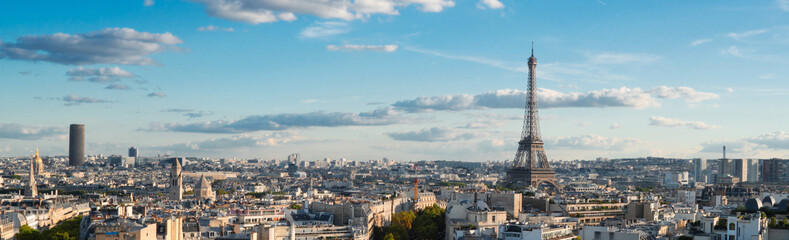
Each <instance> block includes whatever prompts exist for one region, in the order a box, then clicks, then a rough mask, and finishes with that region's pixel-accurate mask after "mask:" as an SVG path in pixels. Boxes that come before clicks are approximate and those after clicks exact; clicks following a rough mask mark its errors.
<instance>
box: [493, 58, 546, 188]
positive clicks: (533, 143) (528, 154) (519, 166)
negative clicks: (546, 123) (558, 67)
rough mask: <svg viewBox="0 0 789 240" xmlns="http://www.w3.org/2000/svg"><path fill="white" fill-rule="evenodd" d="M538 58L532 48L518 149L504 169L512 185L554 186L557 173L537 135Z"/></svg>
mask: <svg viewBox="0 0 789 240" xmlns="http://www.w3.org/2000/svg"><path fill="white" fill-rule="evenodd" d="M536 71H537V58H535V57H534V49H532V53H531V57H529V89H528V94H527V97H526V113H525V114H524V115H525V116H524V119H523V131H522V132H521V139H520V141H518V150H517V151H516V152H515V158H513V160H512V166H511V167H510V168H509V169H508V170H507V176H506V179H505V182H506V184H507V185H508V186H510V187H511V188H518V187H528V186H535V187H536V186H539V185H541V184H547V185H550V186H552V187H555V188H558V187H557V181H556V173H554V171H553V169H552V168H551V165H550V164H549V163H548V156H546V155H545V149H544V148H543V144H544V143H543V141H542V137H541V136H540V119H539V114H538V113H537V73H536Z"/></svg>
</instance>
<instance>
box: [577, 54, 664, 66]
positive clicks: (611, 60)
mask: <svg viewBox="0 0 789 240" xmlns="http://www.w3.org/2000/svg"><path fill="white" fill-rule="evenodd" d="M588 57H589V61H590V62H592V63H597V64H633V63H650V62H656V61H659V60H660V59H663V57H661V56H657V55H653V54H645V53H638V54H637V53H599V54H594V55H588Z"/></svg>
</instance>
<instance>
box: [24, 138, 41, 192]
mask: <svg viewBox="0 0 789 240" xmlns="http://www.w3.org/2000/svg"><path fill="white" fill-rule="evenodd" d="M36 158H38V159H39V160H40V159H41V158H39V157H38V149H36V155H35V156H33V157H32V158H30V176H29V177H28V179H29V180H28V182H27V189H26V190H25V197H30V198H34V197H36V196H38V188H37V187H36V174H35V165H36Z"/></svg>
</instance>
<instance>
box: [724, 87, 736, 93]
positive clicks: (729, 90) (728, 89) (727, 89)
mask: <svg viewBox="0 0 789 240" xmlns="http://www.w3.org/2000/svg"><path fill="white" fill-rule="evenodd" d="M726 91H727V92H730V93H732V92H734V88H726Z"/></svg>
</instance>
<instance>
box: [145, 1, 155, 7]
mask: <svg viewBox="0 0 789 240" xmlns="http://www.w3.org/2000/svg"><path fill="white" fill-rule="evenodd" d="M153 4H155V2H154V1H153V0H145V1H142V5H143V6H146V7H150V6H153Z"/></svg>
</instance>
